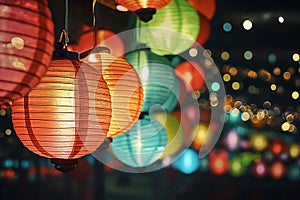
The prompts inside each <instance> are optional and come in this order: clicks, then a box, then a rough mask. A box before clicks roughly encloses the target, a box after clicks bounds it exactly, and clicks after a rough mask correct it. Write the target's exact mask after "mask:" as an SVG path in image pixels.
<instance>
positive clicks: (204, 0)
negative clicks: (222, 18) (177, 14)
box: [188, 0, 216, 20]
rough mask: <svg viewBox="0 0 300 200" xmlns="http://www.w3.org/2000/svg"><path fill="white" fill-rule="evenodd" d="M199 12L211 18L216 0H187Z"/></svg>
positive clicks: (214, 10)
mask: <svg viewBox="0 0 300 200" xmlns="http://www.w3.org/2000/svg"><path fill="white" fill-rule="evenodd" d="M188 2H189V3H190V4H191V5H192V6H193V7H194V8H195V10H197V11H198V12H199V13H201V14H202V15H204V16H205V17H207V19H209V20H211V19H212V18H213V17H214V15H215V13H216V0H188Z"/></svg>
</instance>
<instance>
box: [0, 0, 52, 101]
mask: <svg viewBox="0 0 300 200" xmlns="http://www.w3.org/2000/svg"><path fill="white" fill-rule="evenodd" d="M0 8H1V12H0V18H1V23H0V85H1V87H0V107H4V106H7V105H10V104H11V103H12V101H14V100H16V99H18V98H20V97H22V96H23V95H25V94H27V93H28V92H29V91H30V89H31V88H34V87H35V86H36V85H37V84H38V83H39V81H40V78H41V77H42V76H43V75H44V74H45V72H46V70H47V66H48V65H49V62H50V59H51V55H52V51H53V46H54V45H53V42H54V29H53V22H52V20H51V12H50V10H49V8H48V2H47V0H39V1H38V0H28V1H3V0H1V1H0Z"/></svg>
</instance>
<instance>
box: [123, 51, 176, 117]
mask: <svg viewBox="0 0 300 200" xmlns="http://www.w3.org/2000/svg"><path fill="white" fill-rule="evenodd" d="M125 59H126V60H127V61H128V62H130V63H131V64H132V65H133V67H134V68H135V69H136V71H137V73H138V74H139V76H140V78H141V81H142V85H143V89H144V105H143V108H142V112H149V110H150V108H151V106H153V105H160V106H162V108H163V109H165V110H166V111H167V112H170V111H172V110H173V109H174V107H175V106H176V104H177V99H178V98H177V97H178V95H179V82H178V79H177V77H176V75H175V71H174V69H173V68H172V67H171V63H170V61H169V60H168V59H166V58H165V57H162V56H158V55H156V54H153V53H152V52H151V51H150V49H139V50H136V51H132V52H130V53H128V54H127V55H125Z"/></svg>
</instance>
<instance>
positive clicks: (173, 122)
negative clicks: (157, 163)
mask: <svg viewBox="0 0 300 200" xmlns="http://www.w3.org/2000/svg"><path fill="white" fill-rule="evenodd" d="M151 116H153V117H154V119H156V120H157V121H158V122H159V123H160V124H161V125H162V126H163V127H164V129H165V130H166V133H167V136H168V142H167V146H166V148H165V151H164V153H163V155H162V156H161V157H160V159H163V158H165V157H169V156H173V155H176V154H178V153H180V151H181V150H182V149H183V144H184V130H183V126H182V125H181V123H180V121H179V120H178V118H177V117H175V116H174V115H172V114H170V113H154V114H152V115H151Z"/></svg>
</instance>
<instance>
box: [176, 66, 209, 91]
mask: <svg viewBox="0 0 300 200" xmlns="http://www.w3.org/2000/svg"><path fill="white" fill-rule="evenodd" d="M175 72H176V75H177V76H179V77H181V78H182V79H183V80H184V82H185V85H186V90H187V91H191V89H193V90H199V89H201V88H202V87H203V86H204V84H205V79H204V75H205V72H204V70H203V68H202V67H201V66H200V64H198V63H196V62H193V61H184V62H182V63H180V64H179V65H177V66H176V67H175Z"/></svg>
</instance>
